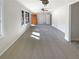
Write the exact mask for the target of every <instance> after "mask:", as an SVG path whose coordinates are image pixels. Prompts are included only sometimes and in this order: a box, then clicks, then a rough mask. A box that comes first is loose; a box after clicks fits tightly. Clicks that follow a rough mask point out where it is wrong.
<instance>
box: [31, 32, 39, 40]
mask: <svg viewBox="0 0 79 59" xmlns="http://www.w3.org/2000/svg"><path fill="white" fill-rule="evenodd" d="M30 37H32V38H34V39H37V40H40V33H38V32H32V34H31V35H30Z"/></svg>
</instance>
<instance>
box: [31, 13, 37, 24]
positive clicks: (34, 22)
mask: <svg viewBox="0 0 79 59" xmlns="http://www.w3.org/2000/svg"><path fill="white" fill-rule="evenodd" d="M32 24H33V25H37V24H38V20H37V15H36V14H32Z"/></svg>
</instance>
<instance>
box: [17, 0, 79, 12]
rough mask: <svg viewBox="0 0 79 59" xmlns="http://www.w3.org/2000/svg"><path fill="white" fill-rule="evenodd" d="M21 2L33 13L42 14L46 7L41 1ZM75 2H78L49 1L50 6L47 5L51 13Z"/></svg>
mask: <svg viewBox="0 0 79 59" xmlns="http://www.w3.org/2000/svg"><path fill="white" fill-rule="evenodd" d="M18 1H19V2H21V3H22V4H23V5H24V6H25V7H27V8H28V9H29V10H31V11H32V12H40V11H41V9H42V8H43V7H44V6H43V5H42V3H41V1H40V0H18ZM74 1H78V0H49V4H48V5H47V7H45V8H47V9H48V10H49V11H51V10H53V9H55V8H59V7H61V6H63V5H66V4H69V3H72V2H74Z"/></svg>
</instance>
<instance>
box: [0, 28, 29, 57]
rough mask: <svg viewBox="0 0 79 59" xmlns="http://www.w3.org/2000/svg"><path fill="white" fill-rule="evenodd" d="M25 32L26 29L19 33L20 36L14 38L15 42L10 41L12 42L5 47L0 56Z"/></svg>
mask: <svg viewBox="0 0 79 59" xmlns="http://www.w3.org/2000/svg"><path fill="white" fill-rule="evenodd" d="M28 28H29V27H28ZM28 28H27V29H28ZM25 31H26V29H24V31H23V32H21V33H20V35H18V37H16V38H15V40H12V41H11V42H10V43H9V44H8V45H7V47H5V48H3V50H2V51H1V52H0V56H1V55H2V54H3V53H4V52H6V51H7V50H8V49H9V48H10V47H11V46H12V45H13V44H14V43H15V42H16V41H17V40H18V39H19V37H20V36H21V35H23V33H24V32H25Z"/></svg>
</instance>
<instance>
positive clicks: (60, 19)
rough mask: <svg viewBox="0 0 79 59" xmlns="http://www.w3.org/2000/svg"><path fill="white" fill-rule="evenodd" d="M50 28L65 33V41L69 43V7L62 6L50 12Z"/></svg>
mask: <svg viewBox="0 0 79 59" xmlns="http://www.w3.org/2000/svg"><path fill="white" fill-rule="evenodd" d="M52 26H54V27H56V28H57V29H59V30H61V31H62V32H64V33H65V39H66V40H67V41H69V6H68V5H66V6H62V7H60V8H57V9H55V10H53V12H52Z"/></svg>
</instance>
